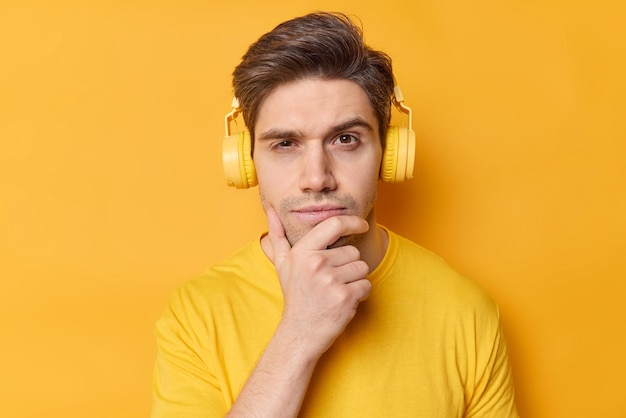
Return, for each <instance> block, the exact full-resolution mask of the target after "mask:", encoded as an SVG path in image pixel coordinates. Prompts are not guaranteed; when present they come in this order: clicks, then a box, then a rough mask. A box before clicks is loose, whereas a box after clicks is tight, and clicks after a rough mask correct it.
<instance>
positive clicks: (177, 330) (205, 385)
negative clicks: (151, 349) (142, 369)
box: [151, 290, 227, 418]
mask: <svg viewBox="0 0 626 418" xmlns="http://www.w3.org/2000/svg"><path fill="white" fill-rule="evenodd" d="M189 305H190V304H189V303H188V302H186V301H185V298H184V294H183V292H181V291H180V290H178V291H177V292H176V293H175V294H174V295H173V296H172V298H171V299H170V301H169V304H168V305H167V307H166V309H165V311H164V313H163V315H162V317H161V318H160V319H159V320H158V322H157V324H156V327H155V333H156V341H157V355H156V362H155V366H154V375H153V382H152V386H153V405H152V415H151V416H152V418H166V417H186V418H196V417H203V418H210V417H223V416H224V415H225V414H226V413H227V407H226V404H225V401H224V397H223V396H222V393H221V391H220V389H219V384H218V381H217V379H216V377H215V373H214V372H213V370H212V367H211V365H210V364H207V362H206V361H205V359H204V358H205V356H203V355H202V353H201V348H200V347H201V344H200V341H198V336H197V335H196V332H194V330H193V329H192V327H193V324H197V320H195V318H194V312H193V307H191V306H189Z"/></svg>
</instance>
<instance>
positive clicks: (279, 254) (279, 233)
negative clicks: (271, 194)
mask: <svg viewBox="0 0 626 418" xmlns="http://www.w3.org/2000/svg"><path fill="white" fill-rule="evenodd" d="M267 223H268V236H269V239H270V244H271V245H272V257H271V258H272V263H274V266H275V267H276V269H278V267H279V266H280V265H281V264H282V262H283V260H284V259H285V257H287V254H289V251H291V244H289V241H288V240H287V236H286V235H285V228H284V227H283V224H282V222H281V221H280V218H279V217H278V213H277V212H276V209H274V207H273V206H270V207H269V208H268V209H267Z"/></svg>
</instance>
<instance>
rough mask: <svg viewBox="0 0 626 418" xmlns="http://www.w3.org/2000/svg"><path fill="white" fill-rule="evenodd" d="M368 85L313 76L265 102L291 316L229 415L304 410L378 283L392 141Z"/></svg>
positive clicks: (273, 205)
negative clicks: (382, 185)
mask: <svg viewBox="0 0 626 418" xmlns="http://www.w3.org/2000/svg"><path fill="white" fill-rule="evenodd" d="M377 126H378V121H377V119H376V117H375V115H374V112H373V109H372V107H371V105H370V103H369V100H368V98H367V95H366V93H365V92H364V91H363V90H362V88H361V87H359V86H358V85H357V84H356V83H354V82H352V81H349V80H328V79H317V78H309V79H304V80H298V81H294V82H290V83H285V84H283V85H280V86H278V87H277V88H275V89H274V90H273V91H272V92H271V93H270V94H269V95H268V96H267V97H266V98H265V99H264V101H263V102H262V104H261V106H260V109H259V114H258V119H257V125H256V130H255V152H254V162H255V167H256V172H257V179H258V182H259V190H260V196H261V201H262V204H263V208H264V210H265V211H266V213H267V217H268V231H269V232H268V234H267V235H266V236H264V237H263V238H262V239H261V245H262V247H263V250H264V251H265V253H266V254H267V256H268V257H269V259H270V260H271V261H272V262H273V263H274V265H275V267H276V271H277V274H278V278H279V280H280V284H281V287H282V290H283V295H284V299H285V306H284V310H283V316H282V318H281V321H280V323H279V325H278V327H277V330H276V333H275V334H274V336H273V337H272V339H271V341H270V343H269V344H268V347H267V348H266V350H265V352H264V354H263V355H262V357H261V359H260V360H259V363H258V364H257V366H256V368H255V369H254V371H253V372H252V374H251V376H250V378H249V379H248V381H247V383H246V385H245V386H244V388H243V390H242V391H241V393H240V394H239V396H238V398H237V400H236V401H235V404H234V405H233V407H232V408H231V410H230V412H229V415H228V416H255V417H295V416H297V415H298V411H299V410H300V406H301V405H302V401H303V400H304V397H305V395H306V391H307V387H308V384H309V381H310V378H311V376H312V374H313V371H314V369H315V366H316V364H317V362H318V360H319V358H320V357H321V356H322V354H323V353H324V352H325V351H326V350H328V348H329V347H330V346H331V345H332V344H333V342H334V341H335V339H336V338H337V336H339V335H340V334H341V333H342V332H343V330H344V329H345V327H346V326H347V324H348V323H349V322H350V321H351V320H352V318H354V316H355V315H356V312H357V309H358V306H359V303H360V302H361V301H363V300H365V299H366V298H367V297H368V295H369V293H370V290H371V284H370V282H369V281H368V280H367V279H366V276H367V274H368V273H369V271H371V270H372V269H374V268H375V267H376V266H377V265H378V264H379V263H380V261H381V260H382V258H383V256H384V253H385V250H386V246H387V236H386V234H385V232H384V231H383V230H382V229H381V228H379V227H378V226H377V225H376V219H375V210H374V206H375V201H376V194H377V187H378V173H379V168H380V162H381V156H382V148H381V143H380V138H379V136H378V133H377V132H378V130H377V128H376V127H377Z"/></svg>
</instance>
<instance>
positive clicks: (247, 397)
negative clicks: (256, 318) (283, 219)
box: [228, 208, 371, 417]
mask: <svg viewBox="0 0 626 418" xmlns="http://www.w3.org/2000/svg"><path fill="white" fill-rule="evenodd" d="M267 215H268V221H269V241H270V244H271V248H270V250H271V251H270V252H271V254H269V256H270V258H271V260H272V262H273V263H274V265H275V267H276V271H277V273H278V277H279V280H280V283H281V286H282V289H283V294H284V298H285V307H284V311H283V316H282V319H281V322H280V323H279V325H278V327H277V330H276V333H275V334H274V336H273V337H272V340H271V341H270V343H269V344H268V346H267V348H266V350H265V352H264V354H263V356H262V357H261V359H260V360H259V363H258V364H257V366H256V367H255V369H254V370H253V372H252V374H251V375H250V378H249V379H248V381H247V382H246V384H245V386H244V388H243V389H242V391H241V393H240V394H239V396H238V398H237V400H236V401H235V404H234V405H233V407H232V408H231V410H230V412H229V414H228V416H229V417H239V416H246V417H250V416H255V417H295V416H297V415H298V412H299V410H300V406H301V404H302V401H303V399H304V397H305V395H306V391H307V388H308V385H309V381H310V379H311V376H312V374H313V371H314V369H315V366H316V364H317V362H318V360H319V359H320V357H321V356H322V354H323V353H324V352H325V351H326V350H327V349H328V348H329V347H330V346H331V345H332V343H333V342H334V341H335V339H336V338H337V336H338V335H339V334H341V333H342V332H343V330H344V329H345V327H346V325H347V324H348V323H349V322H350V321H351V320H352V318H353V317H354V315H355V314H356V309H357V307H358V304H359V303H360V302H361V301H362V300H364V299H365V298H366V297H367V296H368V295H369V292H370V289H371V285H370V283H369V281H367V280H366V279H365V278H364V277H365V276H366V275H367V273H368V270H369V268H368V266H367V264H366V263H365V262H363V261H361V260H360V255H359V252H358V250H357V249H356V248H355V247H352V246H344V247H338V248H333V249H326V248H327V247H328V246H329V245H330V244H332V243H333V242H335V241H336V240H337V239H338V238H339V237H341V236H345V235H350V234H360V233H364V232H365V231H367V229H368V225H367V222H366V221H364V220H363V219H361V218H359V217H355V216H337V217H333V218H329V219H327V220H325V221H324V222H321V223H320V224H318V225H317V226H316V227H315V228H313V229H312V230H311V231H310V232H309V233H308V234H307V235H306V236H304V237H303V238H302V239H301V240H300V241H298V243H296V244H295V245H294V246H293V248H292V247H291V246H290V244H289V242H288V241H287V239H286V237H285V232H284V229H283V226H282V224H281V223H280V220H279V218H278V216H277V214H276V212H275V211H274V209H273V208H270V209H269V210H268V213H267Z"/></svg>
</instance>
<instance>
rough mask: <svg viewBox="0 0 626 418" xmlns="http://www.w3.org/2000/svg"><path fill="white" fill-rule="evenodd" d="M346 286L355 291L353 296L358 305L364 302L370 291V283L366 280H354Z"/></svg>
mask: <svg viewBox="0 0 626 418" xmlns="http://www.w3.org/2000/svg"><path fill="white" fill-rule="evenodd" d="M348 286H350V287H351V288H352V289H353V290H354V291H355V295H356V298H357V300H358V301H359V303H360V302H363V301H364V300H366V299H367V298H368V297H369V295H370V292H371V291H372V282H370V281H369V280H367V279H360V280H355V281H353V282H350V283H348Z"/></svg>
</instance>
